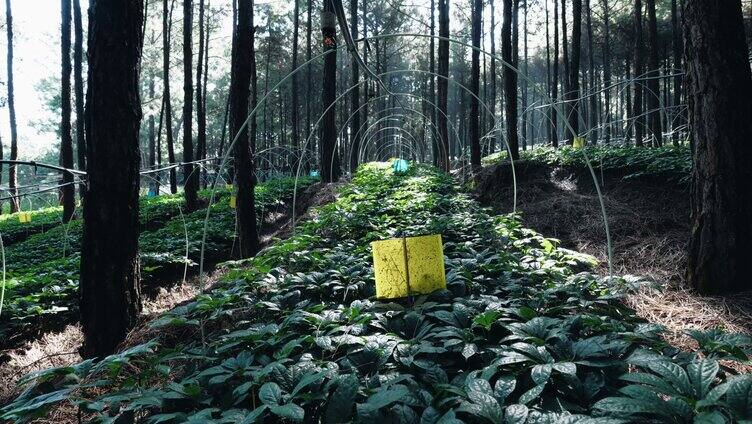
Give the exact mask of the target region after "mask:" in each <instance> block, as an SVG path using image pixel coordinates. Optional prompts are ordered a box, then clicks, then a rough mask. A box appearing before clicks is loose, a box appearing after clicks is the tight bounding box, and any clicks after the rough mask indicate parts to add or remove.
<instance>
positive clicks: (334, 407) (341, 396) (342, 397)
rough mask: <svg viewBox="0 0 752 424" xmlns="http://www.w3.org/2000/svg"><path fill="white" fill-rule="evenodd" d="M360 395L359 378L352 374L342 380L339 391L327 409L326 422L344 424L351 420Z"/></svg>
mask: <svg viewBox="0 0 752 424" xmlns="http://www.w3.org/2000/svg"><path fill="white" fill-rule="evenodd" d="M357 395H358V378H357V377H356V376H354V375H352V374H350V375H348V376H347V377H345V378H340V379H339V383H338V384H337V389H336V390H334V393H332V396H331V397H330V398H329V405H328V406H327V407H326V421H327V422H330V423H344V422H348V421H349V420H350V417H351V416H352V413H353V405H355V396H357Z"/></svg>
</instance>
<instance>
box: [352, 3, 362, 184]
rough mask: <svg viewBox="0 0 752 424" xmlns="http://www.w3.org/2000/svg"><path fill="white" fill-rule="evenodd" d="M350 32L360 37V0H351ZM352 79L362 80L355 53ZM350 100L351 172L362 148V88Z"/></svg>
mask: <svg viewBox="0 0 752 424" xmlns="http://www.w3.org/2000/svg"><path fill="white" fill-rule="evenodd" d="M350 26H351V29H350V32H351V33H352V38H353V40H357V39H358V0H350ZM351 67H352V81H351V84H352V85H355V84H358V83H359V82H360V68H359V66H358V61H357V60H356V59H355V55H353V59H352V64H351ZM351 97H352V99H351V102H350V110H351V112H352V117H351V118H350V137H351V140H350V172H353V173H354V172H355V169H356V168H357V167H358V151H359V150H360V133H359V132H358V129H359V128H360V110H359V109H360V89H359V88H356V89H354V90H352V94H351Z"/></svg>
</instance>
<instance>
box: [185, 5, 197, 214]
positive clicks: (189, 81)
mask: <svg viewBox="0 0 752 424" xmlns="http://www.w3.org/2000/svg"><path fill="white" fill-rule="evenodd" d="M192 71H193V0H183V78H184V80H183V163H184V165H183V181H184V184H185V204H186V208H187V209H188V210H189V211H193V210H196V209H197V208H198V173H196V172H194V169H195V166H194V164H193V163H192V162H193V75H192Z"/></svg>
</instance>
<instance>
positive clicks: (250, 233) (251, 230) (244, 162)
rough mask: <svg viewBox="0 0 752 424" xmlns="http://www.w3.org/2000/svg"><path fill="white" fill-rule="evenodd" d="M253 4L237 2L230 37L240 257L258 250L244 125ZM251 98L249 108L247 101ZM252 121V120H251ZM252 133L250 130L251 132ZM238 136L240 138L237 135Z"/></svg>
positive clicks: (248, 95) (252, 68)
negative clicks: (231, 36)
mask: <svg viewBox="0 0 752 424" xmlns="http://www.w3.org/2000/svg"><path fill="white" fill-rule="evenodd" d="M254 32H255V31H254V28H253V1H252V0H240V1H239V4H238V23H237V26H236V27H235V31H234V34H233V38H232V65H231V66H232V69H231V71H230V78H231V81H230V138H231V139H235V138H236V137H237V141H236V142H235V146H234V147H233V152H234V155H235V181H236V183H237V200H236V205H237V206H236V209H235V212H236V217H237V226H238V227H237V234H238V246H239V250H240V257H241V258H248V257H251V256H253V255H255V254H256V252H258V249H259V241H258V228H257V223H256V211H255V209H256V208H255V200H254V187H255V176H254V172H255V171H254V166H253V150H252V149H253V148H252V143H251V141H250V136H249V128H248V127H246V126H244V125H243V124H244V123H245V121H246V119H247V117H248V112H249V109H250V108H252V107H254V106H255V105H254V104H255V102H256V100H255V94H252V89H253V91H254V92H255V87H251V85H255V84H253V83H252V79H255V78H254V76H253V74H254V73H255V64H254V63H253V62H254V60H253V58H254V57H255V55H256V54H255V51H254V48H253V38H254ZM249 98H252V102H251V103H252V104H251V105H250V106H249V104H248V100H249ZM251 121H254V119H251ZM251 132H253V131H251ZM238 134H240V136H238Z"/></svg>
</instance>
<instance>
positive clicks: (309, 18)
mask: <svg viewBox="0 0 752 424" xmlns="http://www.w3.org/2000/svg"><path fill="white" fill-rule="evenodd" d="M364 1H365V0H364ZM363 8H364V9H365V3H364V4H363ZM363 13H365V12H363ZM312 33H313V0H308V10H307V11H306V62H308V65H306V93H307V95H306V96H305V98H306V100H305V102H306V106H305V108H306V140H309V142H308V145H307V146H306V151H305V157H306V159H307V160H306V162H305V168H304V170H305V172H306V173H308V172H310V170H311V166H310V164H311V162H313V161H314V160H315V158H314V157H313V156H314V153H313V144H314V143H313V140H310V139H311V138H312V137H311V107H312V105H311V97H312V96H311V92H312V91H313V67H312V65H311V54H312V49H313V45H312ZM363 48H364V49H365V45H364V47H363Z"/></svg>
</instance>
